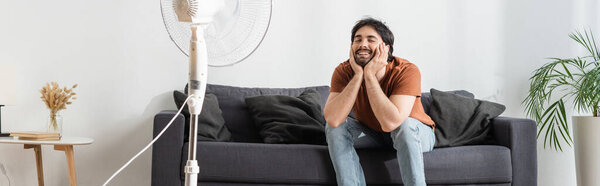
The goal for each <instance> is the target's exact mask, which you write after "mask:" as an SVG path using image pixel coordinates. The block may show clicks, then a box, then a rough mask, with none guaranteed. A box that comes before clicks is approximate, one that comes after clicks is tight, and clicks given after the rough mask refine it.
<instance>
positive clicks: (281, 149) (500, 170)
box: [152, 85, 537, 186]
mask: <svg viewBox="0 0 600 186" xmlns="http://www.w3.org/2000/svg"><path fill="white" fill-rule="evenodd" d="M306 89H315V90H317V91H318V92H319V93H320V94H321V99H322V100H321V103H322V105H324V103H325V100H326V99H327V96H328V95H329V92H328V90H329V87H327V86H318V87H306V88H293V89H273V88H241V87H231V86H222V85H209V86H208V87H207V92H209V93H213V94H216V95H217V97H218V100H219V107H220V108H221V109H222V111H223V117H224V118H225V124H226V126H227V127H228V128H229V130H230V131H231V133H232V138H233V139H234V140H235V142H198V144H197V146H198V151H197V157H198V163H199V166H200V174H199V175H198V184H199V185H335V183H336V182H335V173H334V169H333V166H332V164H331V161H330V159H329V154H328V151H327V146H322V145H307V144H264V143H261V142H262V140H261V138H260V136H259V134H258V129H257V128H256V127H255V126H254V124H253V121H252V119H251V116H250V115H249V113H248V111H247V110H246V106H245V102H244V98H245V97H248V96H256V95H268V94H280V95H290V96H298V95H299V94H300V93H302V92H303V91H304V90H306ZM455 93H457V94H461V95H464V96H468V97H473V94H471V93H468V92H466V91H455ZM422 102H423V105H424V108H425V110H426V112H429V107H430V105H431V96H430V94H429V93H423V94H422ZM175 113H176V111H172V110H167V111H161V112H160V113H158V114H156V116H155V118H154V136H156V135H157V134H158V132H159V131H160V130H161V129H162V128H163V127H164V126H165V125H166V124H167V123H168V121H169V120H170V119H171V118H172V117H173V115H174V114H175ZM492 123H493V124H492V125H493V134H494V138H495V140H496V141H497V143H498V145H475V146H460V147H450V148H436V149H434V150H433V151H431V152H427V153H424V161H425V174H426V181H427V184H428V185H515V186H534V185H537V159H536V125H535V122H534V121H532V120H529V119H517V118H508V117H498V118H495V119H494V120H493V121H492ZM187 151H188V142H187V139H184V117H183V115H179V116H177V119H176V120H175V121H174V123H173V125H172V126H171V128H169V129H168V130H167V131H166V132H165V133H164V134H163V136H162V137H161V138H160V139H159V140H158V141H157V142H156V143H155V144H154V147H153V149H152V185H153V186H162V185H168V186H173V185H183V182H184V173H183V171H182V170H183V166H184V165H185V163H186V160H187ZM357 152H358V155H359V156H360V161H361V164H362V166H363V169H364V172H365V178H366V181H367V183H368V184H369V185H401V184H402V180H401V178H400V171H399V168H398V164H397V161H396V160H395V159H396V156H395V153H394V150H393V149H358V150H357Z"/></svg>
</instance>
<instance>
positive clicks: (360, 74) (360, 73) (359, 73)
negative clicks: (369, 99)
mask: <svg viewBox="0 0 600 186" xmlns="http://www.w3.org/2000/svg"><path fill="white" fill-rule="evenodd" d="M363 76H364V73H363V72H354V77H358V78H362V77H363Z"/></svg>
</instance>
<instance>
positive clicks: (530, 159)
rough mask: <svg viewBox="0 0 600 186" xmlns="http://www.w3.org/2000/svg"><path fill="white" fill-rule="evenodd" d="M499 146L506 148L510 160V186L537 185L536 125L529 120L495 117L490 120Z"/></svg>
mask: <svg viewBox="0 0 600 186" xmlns="http://www.w3.org/2000/svg"><path fill="white" fill-rule="evenodd" d="M492 127H493V131H494V136H495V139H496V141H497V142H498V144H499V145H502V146H505V147H508V148H509V149H510V153H511V160H512V170H513V171H512V176H513V179H512V185H513V186H529V185H537V147H536V145H537V142H536V130H537V127H536V124H535V121H533V120H530V119H520V118H509V117H497V118H495V119H493V120H492Z"/></svg>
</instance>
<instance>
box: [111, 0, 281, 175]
mask: <svg viewBox="0 0 600 186" xmlns="http://www.w3.org/2000/svg"><path fill="white" fill-rule="evenodd" d="M160 7H161V12H162V16H163V21H164V23H165V27H166V28H167V32H168V33H169V36H170V37H171V40H173V42H174V43H175V45H176V46H177V47H179V49H180V50H181V51H182V52H183V53H184V54H185V55H187V56H189V59H190V61H189V62H190V63H189V68H190V73H189V77H190V81H189V82H188V85H189V86H188V94H189V96H188V98H187V99H186V100H185V103H187V105H188V107H189V111H190V130H189V131H190V133H189V134H190V135H189V149H188V150H189V152H188V161H187V164H186V166H185V168H184V172H185V185H186V186H195V185H196V184H197V182H198V173H199V172H200V168H199V167H198V162H197V161H196V135H197V125H198V115H199V114H200V111H201V109H202V104H203V103H204V93H205V92H206V77H207V68H208V65H210V66H215V67H221V66H229V65H233V64H236V63H239V62H241V61H242V60H244V59H245V58H246V57H248V56H249V55H250V54H252V53H253V52H254V50H256V48H257V47H258V45H260V43H261V42H262V40H263V38H264V36H265V33H266V32H267V29H268V28H269V23H270V21H271V10H272V0H161V1H160ZM182 109H183V107H181V108H179V111H178V112H177V114H175V116H177V115H179V113H180V112H181V111H182ZM174 120H175V117H173V118H172V119H171V121H169V123H168V124H167V125H166V126H165V128H164V129H163V130H162V131H161V132H160V133H159V134H158V135H156V137H155V138H154V139H153V140H152V141H151V142H150V143H149V144H148V145H147V146H146V147H144V149H142V150H141V151H140V152H138V153H137V154H136V155H135V156H134V157H133V158H131V159H130V160H129V161H128V162H127V163H125V165H123V166H122V167H121V168H120V169H119V170H117V171H116V172H115V173H114V174H113V175H112V176H111V177H110V178H108V180H106V182H105V183H104V184H103V185H107V184H108V183H109V182H110V181H111V180H112V179H113V178H114V177H115V176H116V175H117V174H119V172H121V170H123V169H124V168H125V167H127V165H129V164H130V163H131V162H132V161H133V160H134V159H135V158H137V157H138V156H139V155H140V154H141V153H143V152H144V151H146V150H147V149H148V148H149V147H150V146H151V145H152V144H153V143H154V142H155V141H156V140H157V139H158V138H159V137H160V136H162V134H163V133H164V131H165V130H166V129H167V128H168V127H169V126H170V125H171V124H172V123H173V121H174Z"/></svg>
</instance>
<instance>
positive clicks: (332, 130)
mask: <svg viewBox="0 0 600 186" xmlns="http://www.w3.org/2000/svg"><path fill="white" fill-rule="evenodd" d="M349 136H351V135H350V132H349V131H348V130H347V129H346V127H345V126H344V124H341V125H339V126H338V127H332V126H330V125H329V124H326V125H325V137H326V138H327V142H328V143H330V141H332V142H333V141H340V140H343V139H346V138H348V137H349Z"/></svg>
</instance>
